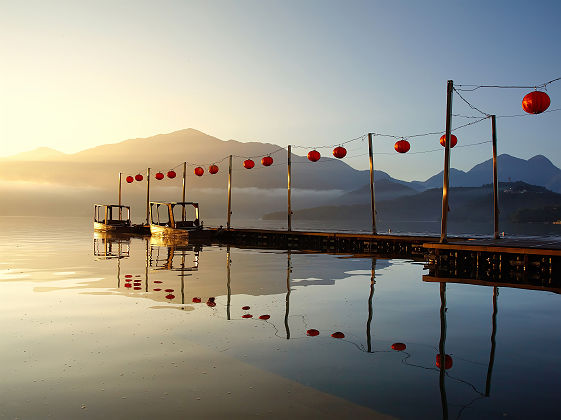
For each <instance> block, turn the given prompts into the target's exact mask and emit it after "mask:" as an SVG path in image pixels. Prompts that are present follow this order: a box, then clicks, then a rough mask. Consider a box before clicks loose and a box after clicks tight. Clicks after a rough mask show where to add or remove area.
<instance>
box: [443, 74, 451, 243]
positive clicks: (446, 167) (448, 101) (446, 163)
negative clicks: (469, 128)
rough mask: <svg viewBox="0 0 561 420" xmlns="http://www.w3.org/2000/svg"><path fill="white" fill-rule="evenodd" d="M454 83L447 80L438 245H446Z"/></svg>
mask: <svg viewBox="0 0 561 420" xmlns="http://www.w3.org/2000/svg"><path fill="white" fill-rule="evenodd" d="M453 92H454V82H453V81H452V80H448V84H447V87H446V145H445V147H444V180H443V185H442V219H441V224H440V243H446V242H447V239H446V232H447V223H448V187H449V184H450V136H451V134H452V93H453Z"/></svg>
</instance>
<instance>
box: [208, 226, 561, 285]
mask: <svg viewBox="0 0 561 420" xmlns="http://www.w3.org/2000/svg"><path fill="white" fill-rule="evenodd" d="M212 230H213V235H212V236H213V237H214V239H213V242H214V243H218V244H228V245H233V246H236V247H240V248H264V249H286V250H299V251H303V252H327V253H347V254H354V255H375V256H377V257H382V258H407V259H413V260H416V261H424V262H426V267H427V268H428V269H429V270H430V272H431V276H436V277H447V278H448V277H450V278H469V279H474V280H476V279H480V278H485V279H487V280H493V281H496V282H497V281H498V282H500V281H503V280H505V279H509V281H511V280H512V279H514V281H519V282H521V283H525V284H530V285H534V286H539V287H541V286H544V287H551V286H557V287H559V286H561V241H555V240H550V239H547V238H543V239H530V238H529V239H515V238H501V239H470V238H465V237H462V238H450V237H449V238H448V242H447V243H440V241H439V240H440V238H439V237H437V236H411V235H373V234H366V233H340V232H308V231H286V230H284V231H279V230H265V229H229V230H227V229H212Z"/></svg>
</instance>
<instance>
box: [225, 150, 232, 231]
mask: <svg viewBox="0 0 561 420" xmlns="http://www.w3.org/2000/svg"><path fill="white" fill-rule="evenodd" d="M229 162H230V166H229V167H228V223H227V225H226V226H227V228H228V230H230V218H231V216H232V155H230V158H229Z"/></svg>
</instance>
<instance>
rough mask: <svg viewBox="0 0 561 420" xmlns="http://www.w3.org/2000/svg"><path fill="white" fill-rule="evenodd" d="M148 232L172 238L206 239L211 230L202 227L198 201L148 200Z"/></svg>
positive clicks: (211, 232) (209, 235) (210, 236)
mask: <svg viewBox="0 0 561 420" xmlns="http://www.w3.org/2000/svg"><path fill="white" fill-rule="evenodd" d="M150 233H151V234H152V235H153V236H159V237H165V238H169V239H172V240H208V239H210V238H212V236H213V231H211V230H205V229H203V222H202V221H201V220H200V218H199V203H195V202H191V201H189V202H187V201H181V202H159V201H151V202H150Z"/></svg>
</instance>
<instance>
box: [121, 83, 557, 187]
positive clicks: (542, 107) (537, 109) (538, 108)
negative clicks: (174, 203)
mask: <svg viewBox="0 0 561 420" xmlns="http://www.w3.org/2000/svg"><path fill="white" fill-rule="evenodd" d="M557 80H561V78H557V79H554V80H552V81H549V82H547V83H544V84H541V85H539V87H540V88H544V89H545V88H546V87H547V85H548V84H550V83H552V82H555V81H557ZM458 86H467V87H470V89H456V88H454V90H455V91H456V93H458V90H462V91H474V90H477V89H479V88H487V87H489V88H524V87H523V86H490V85H479V86H478V85H458ZM458 94H459V93H458ZM460 96H461V95H460ZM462 99H463V100H464V101H465V102H466V103H467V104H468V105H469V106H471V107H472V108H474V107H473V105H471V104H470V103H469V102H468V101H466V100H465V99H464V98H463V97H462ZM550 104H551V99H550V98H549V95H548V94H547V93H545V92H543V91H540V90H537V87H536V90H535V91H533V92H530V93H528V94H527V95H525V96H524V98H523V99H522V109H523V110H524V111H525V112H527V113H528V114H535V115H536V114H541V113H542V112H545V111H546V110H547V109H548V108H549V106H550ZM475 109H477V108H475ZM480 112H481V111H480ZM483 114H485V115H487V117H489V115H488V114H486V113H483ZM483 119H486V118H483ZM480 121H481V120H480ZM476 122H479V121H476ZM471 124H472V123H469V124H465V125H464V126H467V125H471ZM464 126H461V127H464ZM457 128H459V127H457ZM427 134H435V133H427ZM375 135H376V134H375ZM422 135H425V134H422ZM382 136H386V137H387V136H388V135H382ZM418 136H421V134H419V135H415V136H409V137H418ZM389 137H394V138H395V137H397V136H391V135H390V136H389ZM360 138H363V137H357V138H356V139H353V140H352V141H354V140H358V139H360ZM440 144H441V145H442V147H446V135H443V136H442V137H440ZM457 144H458V138H457V137H456V136H455V135H453V134H451V135H450V148H453V147H454V146H456V145H457ZM394 149H395V151H396V152H397V153H401V154H403V153H407V152H408V151H409V150H410V149H411V144H410V143H409V141H407V139H406V138H405V137H403V138H401V140H398V141H396V142H395V144H394ZM279 150H280V149H279ZM333 156H334V157H335V158H337V159H343V158H344V157H345V156H347V149H345V148H344V147H343V146H337V147H335V148H334V149H333ZM307 157H308V160H309V161H310V162H317V161H318V160H320V159H321V154H320V152H318V151H317V150H316V149H314V150H311V151H310V152H308V156H307ZM273 162H274V160H273V158H272V157H271V156H270V155H267V156H265V157H263V158H262V159H261V165H263V166H265V167H268V166H271V165H272V164H273ZM242 165H243V167H244V168H246V169H253V168H254V167H255V161H254V160H253V159H251V158H249V159H246V160H244V161H243V164H242ZM218 171H219V168H218V166H217V165H216V164H215V163H213V164H212V165H210V166H209V167H208V172H209V173H210V174H211V175H215V174H217V173H218ZM204 173H205V170H204V168H203V167H202V166H197V167H196V168H195V169H194V174H195V175H196V176H199V177H201V176H203V175H204ZM176 176H177V174H176V172H175V171H174V170H170V171H168V173H167V177H168V178H170V179H173V178H175V177H176ZM155 178H156V179H157V180H158V181H161V180H163V179H164V178H165V175H164V174H163V173H162V172H157V173H156V175H155ZM125 180H126V181H127V183H129V184H130V183H132V182H134V181H137V182H141V181H143V180H144V176H143V175H142V174H136V175H135V176H134V177H133V176H131V175H129V176H127V177H126V178H125Z"/></svg>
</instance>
